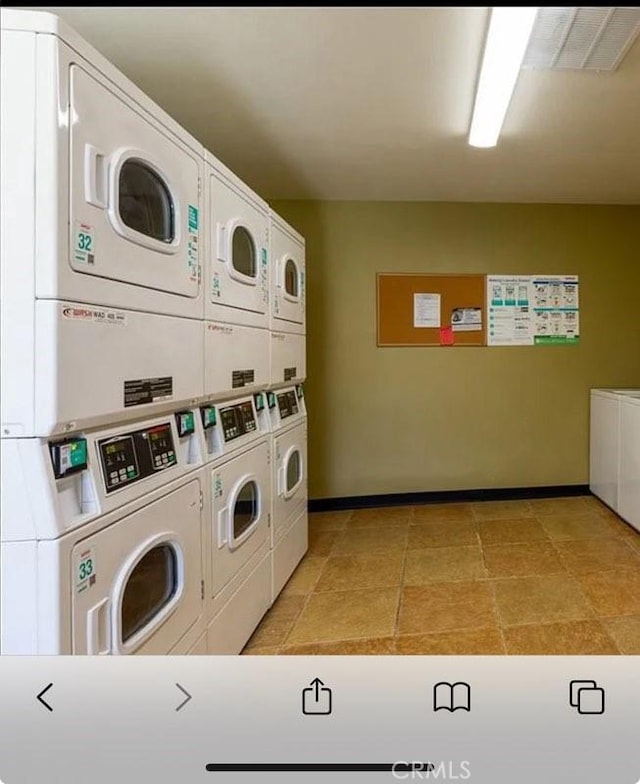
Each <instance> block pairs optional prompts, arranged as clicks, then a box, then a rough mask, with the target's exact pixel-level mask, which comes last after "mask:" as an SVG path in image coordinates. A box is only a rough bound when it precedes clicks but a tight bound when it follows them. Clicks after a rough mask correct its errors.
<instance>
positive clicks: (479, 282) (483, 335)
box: [376, 272, 487, 346]
mask: <svg viewBox="0 0 640 784" xmlns="http://www.w3.org/2000/svg"><path fill="white" fill-rule="evenodd" d="M376 286H377V341H378V346H486V345H487V317H486V316H487V314H486V276H485V275H465V274H456V275H427V274H414V273H389V272H379V273H378V274H377V276H376Z"/></svg>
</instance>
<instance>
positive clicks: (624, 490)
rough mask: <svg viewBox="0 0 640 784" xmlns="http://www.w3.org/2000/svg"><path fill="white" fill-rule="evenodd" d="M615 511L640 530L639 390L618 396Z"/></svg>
mask: <svg viewBox="0 0 640 784" xmlns="http://www.w3.org/2000/svg"><path fill="white" fill-rule="evenodd" d="M618 514H619V515H620V517H622V518H623V519H624V520H626V521H627V522H628V523H630V524H631V525H632V526H633V527H634V528H636V529H637V530H638V531H640V390H639V391H636V392H633V393H622V394H621V395H620V483H619V490H618Z"/></svg>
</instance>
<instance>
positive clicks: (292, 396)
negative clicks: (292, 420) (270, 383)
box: [278, 390, 298, 419]
mask: <svg viewBox="0 0 640 784" xmlns="http://www.w3.org/2000/svg"><path fill="white" fill-rule="evenodd" d="M278 408H279V409H280V416H281V417H282V419H286V418H287V417H290V416H292V415H293V414H297V413H298V400H297V398H296V393H295V392H294V391H293V390H290V391H289V392H283V393H282V394H281V395H278Z"/></svg>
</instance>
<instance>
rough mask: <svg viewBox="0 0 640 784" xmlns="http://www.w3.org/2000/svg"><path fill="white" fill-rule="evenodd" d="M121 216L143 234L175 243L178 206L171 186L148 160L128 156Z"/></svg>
mask: <svg viewBox="0 0 640 784" xmlns="http://www.w3.org/2000/svg"><path fill="white" fill-rule="evenodd" d="M118 194H119V198H118V211H119V213H120V219H121V220H122V222H123V223H124V224H125V225H126V226H128V227H129V228H130V229H133V230H134V231H137V232H138V233H139V234H141V235H143V236H145V237H150V238H151V239H154V240H158V241H159V242H167V243H171V242H173V241H174V239H175V234H176V232H175V206H174V203H173V198H172V196H171V191H170V190H169V186H168V185H167V183H165V181H164V180H163V179H162V177H161V176H160V174H159V173H158V172H156V171H155V169H154V168H152V167H151V166H150V165H149V164H147V163H146V162H145V161H142V160H139V159H136V158H128V159H126V160H125V161H124V162H123V163H122V164H121V166H120V172H119V176H118Z"/></svg>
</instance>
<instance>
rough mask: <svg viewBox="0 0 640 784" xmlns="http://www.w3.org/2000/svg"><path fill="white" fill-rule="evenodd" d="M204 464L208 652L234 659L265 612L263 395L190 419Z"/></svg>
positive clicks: (214, 405)
mask: <svg viewBox="0 0 640 784" xmlns="http://www.w3.org/2000/svg"><path fill="white" fill-rule="evenodd" d="M197 421H198V428H199V431H200V434H201V442H202V446H201V450H200V451H201V453H202V454H203V455H204V456H205V460H207V461H208V463H207V464H206V467H205V469H204V471H205V472H206V474H207V482H208V486H207V490H206V493H205V511H204V517H205V520H206V521H207V524H206V527H205V561H206V577H205V586H206V589H205V593H206V598H207V607H208V608H207V617H208V630H207V647H208V651H209V653H220V654H224V653H229V654H234V653H239V652H240V651H241V650H242V648H243V647H244V645H245V643H246V642H247V640H248V639H249V637H250V636H251V634H252V633H253V631H254V629H255V628H256V626H257V625H258V623H259V622H260V619H261V618H262V616H263V615H264V614H265V612H266V611H267V609H268V608H269V606H270V605H271V559H270V525H271V450H270V443H269V435H268V432H269V422H268V413H267V408H266V400H265V396H264V395H263V394H262V393H259V394H257V395H255V396H254V395H248V396H244V397H242V398H237V399H234V400H227V401H221V402H210V403H208V404H204V405H202V406H201V407H200V409H199V414H198V416H197Z"/></svg>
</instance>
